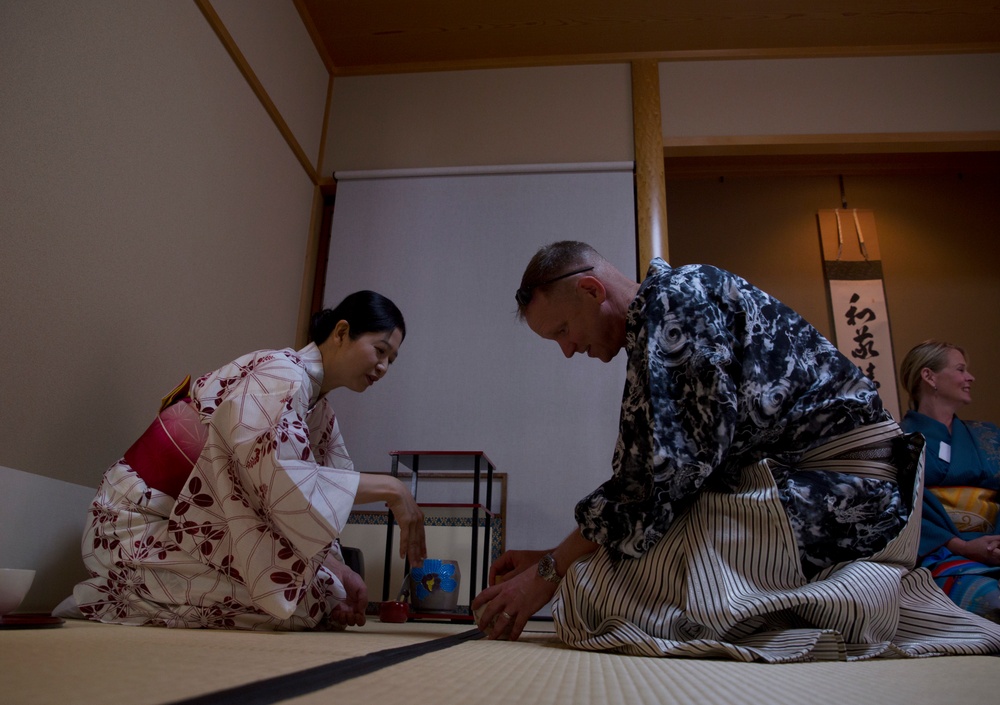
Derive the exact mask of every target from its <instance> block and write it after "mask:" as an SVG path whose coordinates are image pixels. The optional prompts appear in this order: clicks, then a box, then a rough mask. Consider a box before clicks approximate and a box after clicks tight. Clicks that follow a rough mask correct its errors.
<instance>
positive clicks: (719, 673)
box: [288, 637, 1000, 705]
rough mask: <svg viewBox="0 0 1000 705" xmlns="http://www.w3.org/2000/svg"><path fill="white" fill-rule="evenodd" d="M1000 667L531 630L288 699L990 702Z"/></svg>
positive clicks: (692, 704)
mask: <svg viewBox="0 0 1000 705" xmlns="http://www.w3.org/2000/svg"><path fill="white" fill-rule="evenodd" d="M998 666H1000V662H998V661H997V659H996V658H994V657H989V656H964V657H945V658H933V659H919V660H908V661H873V662H861V663H857V662H855V663H829V662H824V663H806V664H788V665H771V664H752V663H751V664H747V663H735V662H731V661H710V660H687V659H659V658H643V657H635V656H620V655H616V654H605V653H589V652H581V651H576V650H572V649H569V648H566V647H564V646H561V645H558V644H557V642H555V641H554V639H553V638H545V639H542V640H539V639H535V638H534V637H529V641H528V642H526V643H525V642H516V643H505V642H489V641H476V642H471V643H465V644H462V645H460V646H456V647H454V648H452V649H447V650H444V651H439V652H436V653H433V654H428V655H427V656H424V657H421V658H420V659H416V660H413V661H407V662H405V663H402V664H398V665H396V666H392V667H390V668H387V669H385V670H383V671H380V672H379V673H376V674H372V675H368V676H362V677H359V678H356V679H353V680H351V681H349V682H347V683H343V684H341V685H340V686H339V687H338V688H337V689H328V690H325V691H319V692H316V693H313V694H311V695H309V696H304V697H301V698H295V699H292V700H289V701H288V703H290V704H292V703H294V704H295V705H305V704H307V703H308V704H310V705H312V704H313V703H317V704H318V703H330V702H333V701H334V698H338V699H339V698H348V699H353V698H358V699H362V700H363V701H364V702H370V703H386V704H388V705H395V704H396V703H399V704H402V703H413V702H433V703H455V704H456V705H457V704H458V703H469V702H473V703H476V704H477V705H495V704H500V703H503V704H514V703H517V704H523V705H536V704H537V705H585V704H588V703H616V704H617V703H628V705H646V704H649V705H653V704H656V705H674V704H676V705H733V704H743V703H746V704H747V705H750V704H761V705H764V704H766V705H785V704H787V705H801V703H810V705H814V704H815V705H826V704H829V705H855V704H860V703H878V704H879V705H896V704H898V705H947V704H948V703H961V702H976V701H992V699H994V697H995V696H994V693H995V692H996V683H997V676H996V669H997V667H998Z"/></svg>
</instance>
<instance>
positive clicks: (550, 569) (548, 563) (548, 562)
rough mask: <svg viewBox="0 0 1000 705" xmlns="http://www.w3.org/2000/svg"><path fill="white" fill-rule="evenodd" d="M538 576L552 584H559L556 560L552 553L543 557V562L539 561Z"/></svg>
mask: <svg viewBox="0 0 1000 705" xmlns="http://www.w3.org/2000/svg"><path fill="white" fill-rule="evenodd" d="M538 574H539V575H540V576H542V577H543V578H545V579H546V580H548V581H549V582H551V583H557V582H559V574H558V573H556V559H555V558H553V557H552V554H551V553H546V554H545V555H544V556H542V560H540V561H538Z"/></svg>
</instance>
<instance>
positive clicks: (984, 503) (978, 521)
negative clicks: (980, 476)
mask: <svg viewBox="0 0 1000 705" xmlns="http://www.w3.org/2000/svg"><path fill="white" fill-rule="evenodd" d="M929 489H930V491H931V493H932V494H933V495H934V496H935V497H937V498H938V499H939V500H941V504H943V505H944V508H945V511H947V512H948V516H949V517H950V518H951V520H952V522H954V524H955V527H956V528H957V529H958V530H959V531H962V532H965V531H973V532H980V533H987V534H992V533H993V532H994V529H995V527H996V525H997V513H998V509H1000V504H998V503H997V491H996V490H985V489H982V488H980V487H931V488H929Z"/></svg>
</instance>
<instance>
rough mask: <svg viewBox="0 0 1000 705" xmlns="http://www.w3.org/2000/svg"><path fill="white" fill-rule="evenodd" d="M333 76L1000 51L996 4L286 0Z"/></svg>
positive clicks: (998, 0)
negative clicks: (634, 62) (642, 61)
mask: <svg viewBox="0 0 1000 705" xmlns="http://www.w3.org/2000/svg"><path fill="white" fill-rule="evenodd" d="M293 1H294V2H295V5H296V7H297V8H298V10H299V13H300V15H301V16H302V18H303V20H304V22H305V24H306V26H307V27H308V29H309V31H310V33H311V34H312V36H313V40H314V42H315V43H316V45H317V47H318V49H319V51H320V54H321V55H322V56H323V59H324V61H325V62H326V64H327V67H328V68H329V69H330V72H331V74H333V75H334V76H350V75H366V74H377V73H403V72H410V71H435V70H459V69H476V68H498V67H513V66H533V65H554V64H580V63H603V62H622V61H632V60H637V59H656V60H660V61H670V60H681V59H717V58H770V57H808V56H866V55H891V54H933V53H963V52H996V51H1000V0H492V1H487V0H447V1H442V0H437V1H434V0H426V1H424V2H419V1H414V0H293Z"/></svg>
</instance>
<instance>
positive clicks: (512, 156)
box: [324, 64, 633, 175]
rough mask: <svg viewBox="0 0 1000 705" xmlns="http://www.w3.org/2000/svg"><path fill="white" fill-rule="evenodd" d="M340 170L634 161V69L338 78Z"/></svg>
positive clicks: (335, 150)
mask: <svg viewBox="0 0 1000 705" xmlns="http://www.w3.org/2000/svg"><path fill="white" fill-rule="evenodd" d="M329 133H330V138H329V140H328V142H327V145H328V146H327V158H326V160H325V162H324V163H325V164H326V165H327V169H326V170H325V174H326V175H330V174H331V173H332V172H334V171H348V170H365V169H399V168H424V167H463V166H483V165H506V164H555V163H558V164H564V163H573V162H615V161H622V160H626V161H627V160H631V159H632V153H633V151H632V101H631V89H630V77H629V67H628V65H627V64H611V65H601V66H556V67H541V68H527V69H494V70H489V71H456V72H442V73H425V74H402V75H392V76H368V77H358V78H338V79H337V80H336V82H335V83H334V87H333V103H332V105H331V113H330V130H329Z"/></svg>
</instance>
